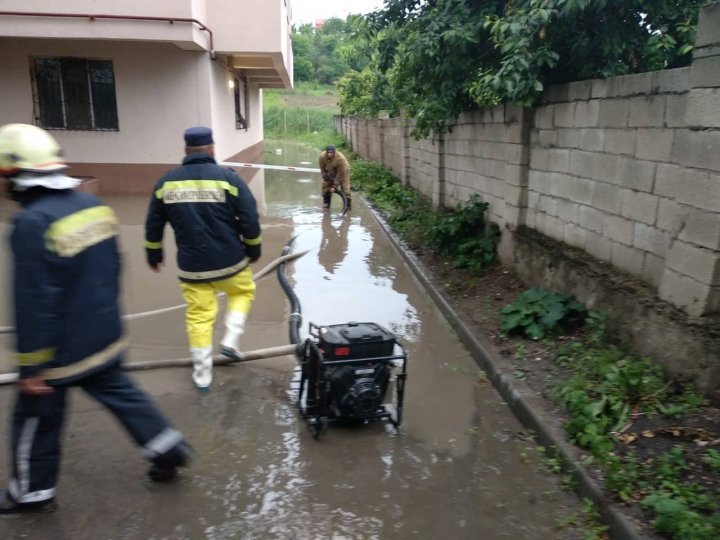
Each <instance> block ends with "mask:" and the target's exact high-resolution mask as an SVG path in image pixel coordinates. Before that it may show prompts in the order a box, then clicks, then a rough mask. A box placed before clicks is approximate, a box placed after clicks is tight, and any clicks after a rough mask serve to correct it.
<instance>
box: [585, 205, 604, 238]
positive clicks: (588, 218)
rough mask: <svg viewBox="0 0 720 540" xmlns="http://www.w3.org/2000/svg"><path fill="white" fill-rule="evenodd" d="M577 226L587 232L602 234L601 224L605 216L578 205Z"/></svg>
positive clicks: (597, 211)
mask: <svg viewBox="0 0 720 540" xmlns="http://www.w3.org/2000/svg"><path fill="white" fill-rule="evenodd" d="M578 216H579V220H580V222H579V225H580V226H581V227H582V228H584V229H587V230H589V231H593V232H595V233H598V234H602V227H603V223H604V222H605V218H606V216H607V214H604V213H603V212H600V211H599V210H596V209H595V208H592V207H590V206H585V205H580V208H579V209H578Z"/></svg>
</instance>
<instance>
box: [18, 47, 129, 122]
mask: <svg viewBox="0 0 720 540" xmlns="http://www.w3.org/2000/svg"><path fill="white" fill-rule="evenodd" d="M31 73H32V79H33V100H34V106H35V119H36V122H37V124H38V125H39V126H41V127H43V128H47V129H66V130H85V131H117V130H118V114H117V101H116V98H115V74H114V71H113V65H112V61H111V60H89V59H86V58H32V59H31Z"/></svg>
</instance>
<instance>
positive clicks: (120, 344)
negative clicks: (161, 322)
mask: <svg viewBox="0 0 720 540" xmlns="http://www.w3.org/2000/svg"><path fill="white" fill-rule="evenodd" d="M127 346H128V344H127V341H126V340H125V339H124V338H120V339H119V340H117V341H116V342H115V343H113V344H111V345H109V346H107V347H106V348H104V349H103V350H102V351H100V352H98V353H95V354H93V355H92V356H88V357H87V358H85V359H83V360H80V361H79V362H75V363H74V364H71V365H69V366H63V367H57V368H50V369H46V370H44V371H43V372H42V373H40V377H42V378H43V379H45V380H48V381H51V380H55V379H65V378H67V377H72V376H74V375H79V374H81V373H84V372H85V371H89V370H91V369H92V368H95V367H98V366H101V365H103V364H104V363H105V362H107V361H108V360H110V359H111V358H112V357H113V356H116V355H118V354H120V353H121V352H122V351H124V350H125V349H126V348H127Z"/></svg>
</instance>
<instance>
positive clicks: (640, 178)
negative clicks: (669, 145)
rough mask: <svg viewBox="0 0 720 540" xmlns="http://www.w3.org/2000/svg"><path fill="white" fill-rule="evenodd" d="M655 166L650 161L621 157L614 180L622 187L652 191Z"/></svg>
mask: <svg viewBox="0 0 720 540" xmlns="http://www.w3.org/2000/svg"><path fill="white" fill-rule="evenodd" d="M656 166H657V165H656V164H655V163H654V162H652V161H641V160H638V159H635V158H626V157H621V158H620V161H619V163H618V174H617V178H616V181H617V182H618V184H619V185H621V186H623V187H626V188H630V189H634V190H635V191H645V192H648V193H650V192H652V191H653V184H654V182H655V169H656Z"/></svg>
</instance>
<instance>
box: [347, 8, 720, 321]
mask: <svg viewBox="0 0 720 540" xmlns="http://www.w3.org/2000/svg"><path fill="white" fill-rule="evenodd" d="M719 28H720V3H715V4H711V5H709V6H707V7H706V8H705V9H704V10H703V12H702V13H701V17H700V23H699V26H698V39H697V43H696V51H695V56H694V60H693V64H692V66H691V67H689V68H682V69H675V70H667V71H661V72H653V73H642V74H636V75H627V76H622V77H615V78H612V79H607V80H590V81H580V82H576V83H571V84H568V85H561V86H556V87H552V88H549V89H548V91H547V92H546V94H545V96H544V100H543V102H542V103H541V104H540V105H539V106H537V107H535V108H534V109H525V110H522V109H518V108H516V107H512V106H510V105H505V106H500V107H496V108H493V109H485V110H480V111H473V112H468V113H465V114H463V115H461V116H460V117H459V118H458V119H457V120H456V121H455V122H454V123H453V125H452V126H451V130H450V131H449V132H448V133H445V134H443V135H442V136H440V137H436V138H435V139H432V140H431V139H427V140H421V141H416V140H414V139H412V138H411V137H409V130H408V129H407V128H402V127H401V125H402V120H399V119H394V120H392V124H390V121H388V120H373V121H370V122H368V121H366V120H358V119H352V118H350V119H345V120H343V126H342V128H343V133H344V134H345V136H346V137H347V138H348V139H349V140H350V142H351V144H352V145H353V148H354V149H355V151H356V152H357V153H358V154H359V155H361V156H363V157H368V156H369V155H372V159H375V160H377V161H379V162H381V163H383V164H385V165H386V166H388V167H390V168H391V169H392V170H393V171H395V172H396V173H398V174H399V176H400V177H401V179H403V181H404V182H405V183H409V184H410V185H412V186H413V187H415V188H417V189H418V190H419V191H420V192H421V193H423V194H424V195H425V196H427V197H428V198H430V199H431V200H432V201H433V203H434V204H436V205H438V206H454V205H456V204H457V203H459V202H462V201H465V200H467V199H468V198H469V197H470V196H471V195H473V194H475V193H478V194H480V195H481V196H482V198H483V199H484V200H486V201H487V202H489V203H490V217H491V219H492V220H493V221H495V222H496V223H498V224H499V225H501V226H502V227H503V229H504V230H505V231H507V232H508V233H509V234H507V235H503V236H504V237H505V238H510V239H511V238H512V234H513V231H514V230H515V229H516V228H517V227H519V226H526V227H528V228H529V229H533V230H535V231H537V232H540V233H542V234H543V235H545V236H546V237H549V238H551V239H554V240H557V241H559V242H562V243H564V244H566V245H568V246H570V247H572V248H576V249H580V250H582V251H584V252H586V253H587V254H589V255H591V256H592V257H594V258H595V259H597V260H599V261H602V262H604V263H608V264H610V265H612V266H613V267H614V268H616V269H618V270H620V271H622V272H625V273H628V274H630V275H632V276H634V277H636V278H638V279H639V280H641V281H643V282H645V283H646V284H648V285H649V286H650V287H651V288H652V289H653V290H654V291H655V292H656V294H657V295H658V297H659V298H660V299H662V300H665V301H667V302H669V303H670V304H672V305H674V306H676V307H678V308H680V309H682V310H684V311H685V312H686V313H688V314H689V315H691V316H700V315H706V314H710V313H715V312H717V311H718V310H720V30H718V29H719ZM389 125H392V126H393V127H392V128H390V129H388V126H389ZM370 140H372V141H375V142H374V143H372V144H371V143H369V142H368V141H370ZM380 141H383V144H382V145H380ZM378 146H381V147H382V152H380V151H378ZM388 148H394V149H397V150H396V152H395V153H394V154H392V156H393V157H392V158H391V157H390V154H389V153H388V152H387V149H388ZM505 238H504V240H503V241H504V242H506V239H505ZM511 252H512V247H511V246H510V247H509V248H508V249H507V250H501V257H504V262H507V263H511V259H512V253H511Z"/></svg>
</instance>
